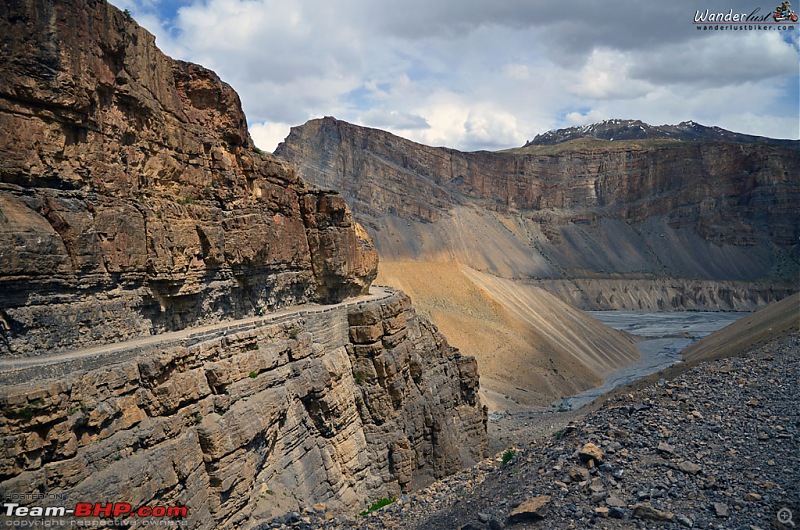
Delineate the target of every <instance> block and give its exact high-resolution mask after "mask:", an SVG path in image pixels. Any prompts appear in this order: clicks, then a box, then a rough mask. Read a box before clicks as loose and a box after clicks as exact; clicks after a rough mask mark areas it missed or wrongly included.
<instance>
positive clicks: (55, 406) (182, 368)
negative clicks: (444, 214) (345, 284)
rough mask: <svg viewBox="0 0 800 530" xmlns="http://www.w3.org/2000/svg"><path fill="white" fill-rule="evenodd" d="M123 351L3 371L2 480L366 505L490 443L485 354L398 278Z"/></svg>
mask: <svg viewBox="0 0 800 530" xmlns="http://www.w3.org/2000/svg"><path fill="white" fill-rule="evenodd" d="M98 355H102V352H100V353H98ZM114 358H115V359H116V362H114V361H109V360H107V359H106V360H105V361H104V362H101V363H97V362H95V360H94V359H92V358H81V359H77V360H74V361H72V362H64V363H55V364H50V365H43V366H27V367H25V366H22V367H20V368H18V369H16V370H12V371H9V370H6V371H5V372H4V373H2V374H0V380H1V381H2V383H3V385H4V386H3V391H2V395H0V410H2V415H0V433H2V436H3V439H4V440H5V443H4V444H3V448H2V449H0V492H3V493H4V494H11V493H16V494H30V493H36V492H46V493H48V494H49V495H54V496H56V495H58V494H61V493H64V494H66V496H67V501H66V504H67V505H68V506H71V505H73V504H74V503H75V502H78V501H92V502H94V501H107V502H127V503H131V504H132V505H133V506H135V507H138V506H154V505H162V506H186V507H187V508H188V517H187V518H186V521H187V522H188V524H189V528H209V529H211V528H232V527H237V528H238V527H240V525H241V524H242V523H244V522H248V523H250V524H252V523H253V522H254V521H257V520H260V519H268V518H269V517H271V516H275V515H280V514H282V513H285V512H287V511H290V510H298V509H302V508H304V507H310V506H311V505H313V504H315V503H319V502H324V503H326V504H327V507H328V509H329V510H332V511H336V510H349V511H350V513H355V512H357V511H360V510H361V509H363V508H364V505H365V503H367V502H372V501H374V500H376V499H378V498H382V497H388V496H395V497H396V496H398V495H399V494H400V493H402V492H405V491H409V490H410V489H412V488H415V487H418V486H420V485H424V484H427V483H428V482H430V481H432V480H433V479H435V478H439V477H442V476H444V475H446V474H449V473H453V472H455V471H456V470H458V469H460V468H461V467H463V466H464V465H466V464H471V463H473V462H474V461H475V460H476V459H479V458H481V457H482V456H484V454H485V453H486V450H487V445H486V412H485V410H484V409H483V407H482V406H481V404H480V402H479V400H478V397H477V391H478V375H477V370H476V363H475V360H474V359H473V358H471V357H465V356H462V355H460V354H459V353H458V351H457V350H455V349H454V348H452V347H450V346H448V345H447V343H446V341H445V339H444V337H442V335H440V334H439V333H438V332H437V331H436V329H435V328H434V327H433V326H432V325H431V324H429V323H428V322H427V321H425V320H424V319H420V318H419V317H418V316H417V315H416V313H415V312H414V310H413V308H412V307H411V304H410V302H409V299H408V297H407V296H405V295H403V294H401V293H397V292H392V291H389V292H385V293H384V292H383V291H380V292H379V295H377V296H372V297H369V298H368V299H366V300H361V301H359V300H354V301H350V302H346V303H342V304H337V305H335V306H309V305H306V306H302V307H301V308H300V309H298V310H296V311H292V312H288V313H285V314H282V315H281V316H279V317H271V316H265V317H260V318H256V319H253V321H252V322H250V325H248V326H240V327H239V328H236V329H227V328H222V327H220V328H219V329H217V330H216V332H206V333H205V334H198V335H196V336H194V337H191V338H189V337H187V338H186V339H184V340H181V341H178V342H177V343H176V342H172V343H168V342H164V343H160V344H153V345H151V346H148V347H140V346H136V345H135V344H132V345H131V346H130V347H128V348H123V349H122V350H119V349H117V351H115V352H114ZM28 361H29V362H30V361H33V360H28ZM65 361H66V360H65ZM98 364H99V366H98ZM22 381H24V383H23V382H22ZM51 502H52V501H51ZM56 502H58V501H56ZM28 503H30V500H28V501H27V502H23V504H28ZM32 504H36V505H42V504H41V501H34V502H33V503H32ZM62 504H63V502H62Z"/></svg>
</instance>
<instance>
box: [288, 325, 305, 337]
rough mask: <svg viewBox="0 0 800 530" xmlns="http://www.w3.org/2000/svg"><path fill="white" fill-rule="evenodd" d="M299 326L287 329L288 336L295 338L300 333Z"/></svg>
mask: <svg viewBox="0 0 800 530" xmlns="http://www.w3.org/2000/svg"><path fill="white" fill-rule="evenodd" d="M300 331H302V330H301V329H300V328H292V329H290V330H289V338H292V339H296V338H297V336H298V335H300Z"/></svg>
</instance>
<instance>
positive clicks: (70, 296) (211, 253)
mask: <svg viewBox="0 0 800 530" xmlns="http://www.w3.org/2000/svg"><path fill="white" fill-rule="evenodd" d="M0 64H2V68H0V146H2V150H3V156H2V157H0V289H2V291H3V293H4V296H3V297H2V300H0V329H2V333H3V340H2V341H0V353H4V354H6V355H7V354H9V353H11V354H17V355H37V354H40V353H42V352H45V351H52V350H53V349H59V348H74V347H76V346H77V345H81V344H95V343H103V342H108V341H111V340H121V339H125V338H128V337H131V336H136V335H142V334H151V333H158V332H162V331H166V330H173V329H181V328H183V327H186V326H190V325H196V324H199V323H206V322H214V321H217V320H220V319H224V318H232V317H240V316H243V315H252V314H255V313H257V312H258V311H260V310H262V309H263V310H270V309H274V308H277V307H281V306H285V305H289V304H295V303H302V302H305V301H315V300H316V301H323V302H336V301H339V300H342V299H344V298H346V297H348V296H354V295H358V294H361V293H364V292H366V289H367V288H368V285H369V283H370V282H371V281H372V279H373V278H374V277H375V271H376V267H377V255H376V254H375V252H374V250H373V249H372V244H371V242H370V240H369V237H368V236H367V235H366V233H365V232H363V231H357V230H356V226H355V223H354V222H353V220H352V216H351V214H350V212H349V210H348V208H347V206H346V205H345V204H344V202H343V200H342V199H341V197H340V196H338V195H336V194H335V193H329V192H322V191H319V190H317V189H315V188H313V187H310V186H308V185H307V184H305V183H304V182H303V181H302V180H300V179H299V178H298V177H297V176H296V175H295V174H294V173H293V171H292V170H290V169H289V168H288V167H287V166H286V165H285V164H284V163H281V162H278V161H276V160H275V159H273V158H272V157H271V156H269V155H263V154H261V153H259V152H258V151H257V150H256V149H255V148H254V147H253V143H252V140H251V139H250V136H249V134H248V132H247V127H246V120H245V116H244V114H243V112H242V110H241V106H240V103H239V98H238V96H237V94H236V93H235V92H234V91H233V89H232V88H231V87H230V86H228V85H227V84H225V83H223V82H222V81H220V79H219V78H218V77H217V76H216V74H214V73H213V72H211V71H209V70H206V69H205V68H203V67H201V66H198V65H195V64H189V63H185V62H181V61H174V60H172V59H170V58H168V57H166V56H165V55H164V54H162V53H161V52H160V51H159V50H158V49H157V48H156V46H155V43H154V37H153V36H152V35H151V34H149V33H148V32H147V31H146V30H145V29H143V28H141V27H139V26H138V25H137V24H136V23H135V22H134V21H133V20H132V19H130V17H129V16H126V15H124V14H123V13H122V12H120V11H119V10H117V9H115V8H113V7H109V6H108V5H107V4H106V3H105V2H102V1H92V0H88V1H79V0H75V1H71V2H33V1H24V0H20V1H16V0H15V1H11V2H4V3H3V5H2V6H0Z"/></svg>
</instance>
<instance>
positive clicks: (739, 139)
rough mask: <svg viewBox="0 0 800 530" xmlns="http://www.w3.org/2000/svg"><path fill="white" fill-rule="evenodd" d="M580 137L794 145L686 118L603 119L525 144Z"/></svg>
mask: <svg viewBox="0 0 800 530" xmlns="http://www.w3.org/2000/svg"><path fill="white" fill-rule="evenodd" d="M579 138H597V139H600V140H609V141H621V140H681V141H684V142H728V143H739V144H752V143H759V144H770V145H783V146H787V147H791V146H792V145H796V143H797V142H796V141H794V140H778V139H773V138H765V137H763V136H752V135H749V134H741V133H735V132H731V131H726V130H725V129H721V128H719V127H706V126H705V125H700V124H699V123H695V122H693V121H684V122H681V123H679V124H678V125H659V126H653V125H648V124H647V123H644V122H642V121H639V120H604V121H602V122H600V123H594V124H591V125H582V126H580V127H568V128H566V129H558V130H554V131H548V132H546V133H544V134H539V135H536V137H535V138H534V139H533V140H531V141H529V142H526V143H525V145H524V147H530V146H535V145H555V144H560V143H564V142H569V141H571V140H577V139H579Z"/></svg>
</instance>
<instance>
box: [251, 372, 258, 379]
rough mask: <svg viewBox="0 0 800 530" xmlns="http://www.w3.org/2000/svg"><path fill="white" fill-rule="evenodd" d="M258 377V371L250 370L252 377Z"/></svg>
mask: <svg viewBox="0 0 800 530" xmlns="http://www.w3.org/2000/svg"><path fill="white" fill-rule="evenodd" d="M256 377H258V372H250V379H255V378H256Z"/></svg>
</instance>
